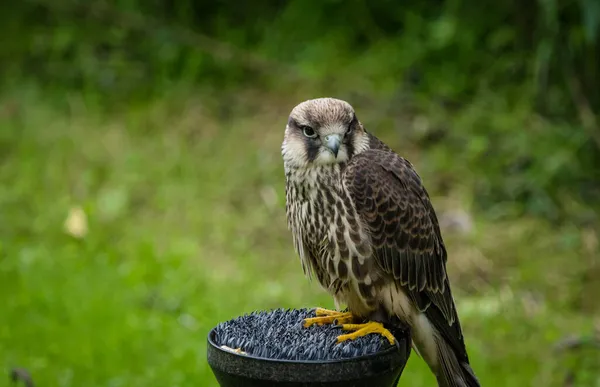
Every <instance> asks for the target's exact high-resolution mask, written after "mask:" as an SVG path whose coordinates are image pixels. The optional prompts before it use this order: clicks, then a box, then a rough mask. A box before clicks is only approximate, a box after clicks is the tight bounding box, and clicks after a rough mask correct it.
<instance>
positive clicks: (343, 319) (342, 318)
mask: <svg viewBox="0 0 600 387" xmlns="http://www.w3.org/2000/svg"><path fill="white" fill-rule="evenodd" d="M315 314H316V315H317V317H311V318H306V319H304V327H305V328H308V327H310V326H311V325H315V324H316V325H324V324H333V323H336V324H345V323H349V322H352V321H353V320H354V316H353V315H352V313H350V312H338V311H336V310H329V309H323V308H317V309H315Z"/></svg>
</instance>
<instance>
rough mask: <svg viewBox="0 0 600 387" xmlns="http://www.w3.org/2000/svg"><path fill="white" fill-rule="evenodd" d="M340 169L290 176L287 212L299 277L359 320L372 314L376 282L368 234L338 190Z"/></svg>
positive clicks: (329, 167)
mask: <svg viewBox="0 0 600 387" xmlns="http://www.w3.org/2000/svg"><path fill="white" fill-rule="evenodd" d="M344 168H345V166H344V165H343V164H331V165H321V166H315V167H313V168H307V169H296V170H291V171H289V172H288V173H287V176H286V180H287V184H286V212H287V218H288V227H289V229H290V230H291V231H292V235H293V240H294V247H295V249H296V252H297V253H298V255H299V256H300V260H301V262H302V267H303V270H304V273H305V274H306V275H307V276H309V277H310V276H312V275H313V274H314V275H315V276H316V278H317V280H318V281H319V283H320V284H321V286H323V287H324V288H325V289H327V290H328V291H329V292H330V293H331V294H332V295H333V296H335V297H336V298H337V299H339V300H341V301H342V302H344V303H347V304H348V305H349V307H352V309H353V310H355V311H356V312H357V313H360V312H361V311H362V312H363V313H364V315H368V313H369V312H370V311H372V310H374V309H375V308H376V301H375V296H376V292H375V286H376V285H377V284H378V280H380V278H379V277H378V276H376V273H377V268H376V267H374V262H373V260H372V259H371V255H372V251H371V247H370V238H369V235H368V234H367V230H366V228H365V226H364V224H363V222H362V220H361V219H360V217H359V215H358V213H357V211H356V209H355V208H354V206H353V204H352V200H351V198H350V196H349V194H348V192H347V191H346V190H345V189H344V187H343V185H342V184H341V179H342V171H343V169H344Z"/></svg>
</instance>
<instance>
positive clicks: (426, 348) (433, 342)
mask: <svg viewBox="0 0 600 387" xmlns="http://www.w3.org/2000/svg"><path fill="white" fill-rule="evenodd" d="M430 317H431V316H430ZM439 322H440V321H435V320H434V321H431V320H430V319H429V318H428V316H426V315H425V314H419V315H418V316H417V318H416V319H415V320H414V321H413V326H412V336H413V343H414V345H415V347H416V348H415V349H417V352H418V353H419V355H420V356H421V357H423V359H424V360H425V361H426V362H427V365H428V366H429V368H430V369H431V371H432V372H433V373H434V374H435V376H436V378H437V382H438V386H439V387H480V384H479V381H478V380H477V377H476V376H475V373H474V372H473V369H472V368H471V365H470V364H469V358H468V356H467V352H466V350H465V349H464V343H463V340H462V333H461V331H460V325H458V324H460V323H458V322H456V323H455V324H457V326H453V327H448V328H450V329H446V330H445V331H443V332H442V331H440V330H439V329H438V327H440V326H443V325H441V324H439ZM436 323H438V324H436ZM436 325H437V326H436ZM448 339H450V340H451V341H449V340H448Z"/></svg>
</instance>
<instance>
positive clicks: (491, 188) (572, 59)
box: [0, 0, 600, 386]
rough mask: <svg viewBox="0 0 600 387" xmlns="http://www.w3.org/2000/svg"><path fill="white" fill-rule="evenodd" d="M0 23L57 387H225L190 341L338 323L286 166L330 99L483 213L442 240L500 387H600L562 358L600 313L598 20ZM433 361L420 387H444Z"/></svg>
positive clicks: (13, 310) (27, 230)
mask: <svg viewBox="0 0 600 387" xmlns="http://www.w3.org/2000/svg"><path fill="white" fill-rule="evenodd" d="M1 9H2V11H0V34H1V35H0V36H2V38H1V41H0V88H1V90H0V180H1V181H2V182H3V184H2V185H1V186H0V237H1V238H0V294H1V295H2V296H5V295H10V297H9V296H7V297H4V298H5V299H6V300H7V302H6V305H5V309H6V313H0V362H1V363H2V364H4V365H5V366H14V365H22V366H26V367H28V368H29V370H30V371H32V373H33V374H34V376H35V379H36V381H37V380H41V381H43V382H46V384H48V385H51V384H52V383H55V384H58V385H65V386H70V385H90V386H91V385H103V386H104V385H111V386H137V385H140V386H145V385H159V384H168V385H185V383H186V382H187V381H189V380H198V381H200V383H201V384H202V382H204V384H202V385H214V380H213V379H212V376H211V373H210V370H208V368H207V366H206V364H205V359H204V358H203V356H204V353H205V347H203V345H205V344H204V342H203V341H202V340H203V339H202V340H201V341H202V343H201V344H200V348H198V340H196V339H190V337H194V338H195V337H202V338H203V337H205V335H206V333H207V330H208V329H209V328H210V327H212V326H214V324H216V323H217V322H218V321H222V320H223V319H225V318H229V317H231V316H233V315H236V314H239V313H241V312H242V311H247V310H252V309H258V308H261V309H262V308H268V307H278V306H286V307H298V306H300V305H314V304H319V305H325V306H326V305H327V302H328V301H329V297H327V295H325V294H324V293H323V292H321V291H320V289H318V288H315V287H311V288H309V287H308V286H309V285H308V284H307V283H306V281H305V279H304V278H303V277H302V276H301V274H300V272H299V271H298V270H299V266H298V264H297V261H296V260H295V259H293V252H292V249H291V243H290V240H289V233H288V232H287V230H285V227H284V226H283V225H284V224H285V218H284V212H283V210H282V208H283V197H282V195H281V191H282V190H283V185H282V184H283V182H282V179H283V177H282V173H281V159H280V155H279V146H280V143H281V135H282V129H283V127H282V125H284V122H285V117H286V115H287V114H288V113H289V110H290V109H291V107H292V106H293V104H295V103H297V102H298V101H299V100H300V99H301V98H304V99H306V98H314V97H319V96H325V95H326V96H334V97H339V98H343V99H346V100H348V101H349V102H351V103H352V104H353V105H354V106H355V108H356V110H357V112H358V115H359V117H360V118H361V120H362V121H363V123H365V125H366V126H367V128H368V129H369V130H371V131H372V132H374V133H375V134H377V135H378V136H380V137H381V138H383V139H384V140H385V141H386V142H388V143H389V144H390V145H392V146H393V147H394V148H395V149H397V150H398V151H399V152H400V153H401V154H402V155H405V156H406V157H407V158H409V159H410V160H411V161H413V162H414V163H415V164H416V166H417V169H418V171H419V173H420V174H421V175H422V176H423V177H424V180H425V182H426V185H427V187H428V189H429V191H430V193H431V194H432V196H434V198H433V199H434V204H435V206H436V210H437V211H438V212H439V214H440V216H441V217H442V218H444V219H446V218H448V216H447V215H448V213H451V212H452V211H457V212H458V213H459V214H460V213H461V211H462V213H466V218H467V219H469V220H468V221H467V222H466V223H468V225H467V226H465V230H466V231H463V233H461V232H452V231H451V229H452V227H449V228H448V229H450V231H444V233H445V240H446V241H447V244H448V247H449V251H450V252H451V254H450V255H451V256H452V258H451V259H449V261H448V265H449V270H450V272H451V275H452V278H453V282H454V283H455V284H456V285H454V286H455V287H456V288H457V291H456V294H457V302H458V303H459V310H460V314H461V320H463V321H464V323H463V325H464V326H465V334H466V336H468V340H467V346H468V347H469V352H470V353H471V354H472V355H471V357H472V358H473V362H474V368H475V369H476V371H477V373H478V375H480V376H481V378H482V381H483V382H484V384H485V385H490V386H492V385H498V386H500V385H552V386H554V385H568V384H567V383H566V382H564V383H563V381H564V380H565V379H566V378H567V377H571V375H575V374H577V375H579V374H582V375H583V376H582V377H579V376H578V377H577V378H578V383H579V384H575V385H582V386H583V385H586V386H587V385H590V383H593V382H590V381H593V380H594V378H595V379H596V384H597V383H598V382H597V380H598V373H597V372H595V371H596V370H597V367H596V368H594V365H595V364H597V357H598V353H597V351H595V352H593V353H594V354H593V355H591V356H590V355H588V354H587V353H586V354H585V355H583V354H580V353H579V352H575V353H572V352H569V353H568V354H565V355H564V359H563V358H562V357H561V358H559V357H558V355H556V354H553V353H551V352H550V351H549V348H551V346H552V344H553V343H554V342H556V341H558V340H559V339H561V338H563V337H564V336H565V335H568V334H572V333H573V334H588V333H589V332H590V331H593V330H594V326H596V329H597V325H598V321H597V317H596V320H594V316H597V313H598V312H599V311H600V304H598V302H597V300H596V298H595V297H594V296H593V295H594V294H600V281H599V278H600V259H599V254H598V252H599V249H598V239H599V238H598V230H599V229H600V227H599V219H598V214H599V213H600V124H599V123H598V112H599V111H600V88H599V87H598V84H600V79H599V75H600V74H599V73H600V66H599V65H598V58H600V2H599V1H598V0H523V1H521V2H518V1H516V0H511V1H506V2H499V1H496V2H483V1H475V0H447V1H441V0H428V1H423V0H420V1H417V0H405V1H401V2H394V1H390V0H382V1H377V2H367V1H365V0H355V1H346V2H343V1H341V0H321V1H317V0H303V1H300V0H291V1H287V2H283V1H275V0H257V1H252V2H246V3H242V2H234V1H233V0H216V1H211V2H205V1H191V0H181V1H177V2H176V1H173V0H152V1H141V0H117V1H107V0H93V1H83V0H55V1H50V0H25V1H23V2H21V3H14V4H11V6H10V7H8V6H7V5H3V6H2V8H1ZM240 171H241V172H240ZM67 214H70V215H69V216H68V219H67V220H69V219H71V218H76V219H79V220H78V221H76V222H75V226H73V225H70V226H69V225H67V224H69V221H67V222H66V224H65V230H63V229H62V228H60V227H57V225H60V224H62V222H64V221H65V218H66V217H67ZM73 214H76V215H73ZM77 214H78V215H77ZM459 218H460V217H459ZM78 222H79V223H78ZM469 222H471V223H469ZM81 224H84V225H86V226H85V227H83V226H81ZM82 227H83V228H82ZM448 229H445V230H448ZM283 257H285V258H283ZM207 268H210V270H207ZM257 278H260V280H257ZM291 289H293V290H294V291H291ZM216 295H222V297H216ZM223 299H226V300H225V301H223ZM32 331H33V332H34V333H33V334H32V333H31V332H32ZM515 343H517V345H515ZM117 349H118V350H117ZM412 359H417V357H416V356H413V357H412V358H411V365H410V367H409V368H407V372H406V375H407V376H406V377H405V379H404V380H410V384H411V385H414V386H425V385H430V384H431V382H432V379H431V375H430V373H429V371H428V370H427V369H426V367H425V365H424V364H423V363H422V362H421V361H420V360H412ZM582 359H583V360H582ZM590 359H591V360H590ZM586 362H588V363H590V362H591V363H592V365H591V366H589V364H587V363H586ZM595 362H596V363H595ZM588 366H589V367H588ZM588 368H589V369H590V370H591V371H589V372H588V370H587V369H588ZM409 369H410V373H409V371H408V370H409ZM565 374H567V375H565ZM2 382H3V380H2V378H1V376H0V384H1V383H2Z"/></svg>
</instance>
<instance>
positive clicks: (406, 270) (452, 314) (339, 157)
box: [282, 98, 479, 387]
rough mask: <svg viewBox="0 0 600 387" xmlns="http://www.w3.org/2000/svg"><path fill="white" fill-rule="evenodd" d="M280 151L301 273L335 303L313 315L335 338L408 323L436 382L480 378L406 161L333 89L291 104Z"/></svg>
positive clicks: (440, 249) (428, 214) (428, 212)
mask: <svg viewBox="0 0 600 387" xmlns="http://www.w3.org/2000/svg"><path fill="white" fill-rule="evenodd" d="M282 156H283V161H284V169H285V177H286V214H287V221H288V228H289V229H290V231H291V233H292V236H293V242H294V248H295V250H296V252H297V253H298V255H299V256H300V260H301V263H302V268H303V270H304V273H305V274H306V275H307V276H308V277H309V278H312V277H313V276H314V277H316V279H317V280H318V282H319V283H320V285H321V286H322V287H323V288H324V289H326V290H327V291H328V292H329V293H330V294H331V295H332V296H333V299H334V301H335V306H336V309H340V305H342V304H344V305H346V306H347V308H348V311H347V312H339V311H335V310H327V309H322V308H317V309H316V317H314V318H309V319H306V320H305V321H304V326H305V327H310V326H311V325H314V324H319V325H320V324H334V323H335V324H341V327H342V329H343V330H344V331H346V332H348V333H345V334H343V335H340V336H339V337H338V338H337V340H338V342H342V341H344V340H351V339H355V338H357V337H360V336H363V335H366V334H370V333H379V334H381V335H383V336H385V337H386V338H387V339H388V340H389V341H390V343H392V344H394V341H395V339H394V336H393V335H392V334H391V333H390V331H388V330H387V329H386V328H385V327H384V324H387V325H388V326H398V327H404V328H406V329H409V330H410V332H411V339H412V345H413V347H414V348H415V349H416V351H417V353H418V354H419V355H420V356H421V357H422V358H423V359H424V360H425V361H426V362H427V364H428V366H429V368H430V369H431V371H432V372H433V373H434V374H435V376H436V379H437V382H438V385H439V386H443V387H455V386H456V387H463V386H466V387H474V386H479V382H478V380H477V377H476V376H475V374H474V372H473V370H472V368H471V366H470V364H469V358H468V355H467V351H466V348H465V344H464V339H463V333H462V330H461V326H460V322H459V319H458V315H457V311H456V306H455V304H454V300H453V298H452V293H451V291H450V283H449V280H448V275H447V272H446V260H447V253H446V248H445V246H444V242H443V240H442V236H441V233H440V228H439V225H438V220H437V217H436V214H435V211H434V209H433V206H432V204H431V201H430V199H429V195H428V193H427V191H426V190H425V188H424V186H423V183H422V181H421V178H420V177H419V175H418V174H417V173H416V172H415V170H414V169H413V166H412V164H411V163H410V162H409V161H408V160H406V159H404V158H402V157H401V156H399V155H398V154H396V153H395V152H394V151H393V150H392V149H390V148H389V147H388V146H387V145H386V144H384V143H383V142H382V141H380V140H379V139H377V137H375V136H374V135H372V134H371V133H369V132H367V131H366V129H365V127H364V126H363V125H362V123H361V122H360V121H359V120H358V119H357V118H356V114H355V112H354V109H353V108H352V106H351V105H350V104H348V103H347V102H345V101H342V100H339V99H334V98H319V99H313V100H308V101H305V102H302V103H300V104H299V105H297V106H296V107H295V108H294V109H293V110H292V112H291V114H290V116H289V119H288V123H287V126H286V129H285V135H284V140H283V144H282Z"/></svg>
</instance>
